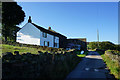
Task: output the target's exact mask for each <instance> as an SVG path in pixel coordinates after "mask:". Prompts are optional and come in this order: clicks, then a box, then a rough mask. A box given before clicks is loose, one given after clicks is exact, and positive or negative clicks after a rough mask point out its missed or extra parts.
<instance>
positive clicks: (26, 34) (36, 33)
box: [16, 23, 40, 45]
mask: <svg viewBox="0 0 120 80" xmlns="http://www.w3.org/2000/svg"><path fill="white" fill-rule="evenodd" d="M16 41H17V42H19V43H24V44H33V45H40V30H39V29H37V28H36V27H35V26H34V25H32V24H31V23H27V24H25V26H23V28H22V29H20V30H19V31H18V32H17V39H16Z"/></svg>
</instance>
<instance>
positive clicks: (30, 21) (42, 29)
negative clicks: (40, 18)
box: [28, 16, 66, 37]
mask: <svg viewBox="0 0 120 80" xmlns="http://www.w3.org/2000/svg"><path fill="white" fill-rule="evenodd" d="M28 23H31V24H33V25H34V26H35V27H36V28H38V29H39V30H41V31H43V32H46V33H48V34H51V35H54V36H58V37H59V36H62V37H66V36H64V35H62V34H60V33H58V32H56V31H54V30H52V29H51V27H49V29H45V28H43V27H41V26H38V25H36V24H34V23H32V20H31V16H29V19H28Z"/></svg>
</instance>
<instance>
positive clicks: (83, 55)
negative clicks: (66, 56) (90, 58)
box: [77, 51, 89, 57]
mask: <svg viewBox="0 0 120 80" xmlns="http://www.w3.org/2000/svg"><path fill="white" fill-rule="evenodd" d="M88 52H89V51H85V52H84V53H83V54H77V56H78V57H85V56H86V55H87V54H88ZM79 53H80V52H79Z"/></svg>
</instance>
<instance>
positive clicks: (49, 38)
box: [40, 31, 59, 48]
mask: <svg viewBox="0 0 120 80" xmlns="http://www.w3.org/2000/svg"><path fill="white" fill-rule="evenodd" d="M44 41H46V42H49V47H54V36H53V35H51V34H48V33H47V37H46V38H44V37H43V32H42V31H41V32H40V46H44ZM55 42H56V43H58V44H59V37H55ZM56 48H59V45H58V46H57V47H56Z"/></svg>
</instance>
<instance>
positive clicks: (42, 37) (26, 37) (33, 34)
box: [16, 17, 66, 48]
mask: <svg viewBox="0 0 120 80" xmlns="http://www.w3.org/2000/svg"><path fill="white" fill-rule="evenodd" d="M16 38H17V39H16V42H19V43H23V44H32V45H40V46H48V47H55V48H59V47H61V48H64V47H65V46H66V45H65V43H64V42H65V40H66V37H65V36H63V35H61V34H59V33H57V32H55V31H53V30H51V27H49V29H45V28H43V27H41V26H38V25H36V24H34V23H32V20H31V17H29V20H28V23H26V24H25V25H24V26H23V27H22V28H21V29H20V30H19V31H18V32H17V37H16Z"/></svg>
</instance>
